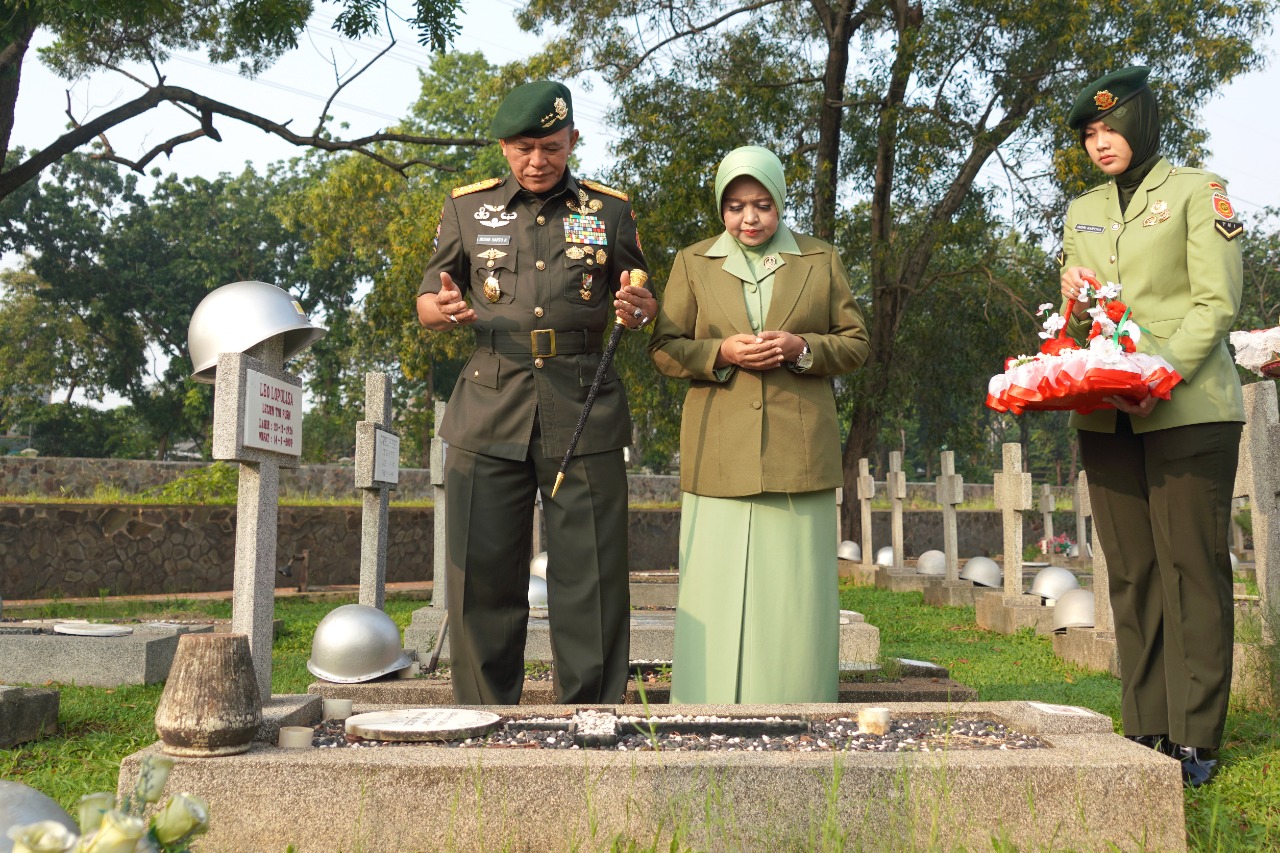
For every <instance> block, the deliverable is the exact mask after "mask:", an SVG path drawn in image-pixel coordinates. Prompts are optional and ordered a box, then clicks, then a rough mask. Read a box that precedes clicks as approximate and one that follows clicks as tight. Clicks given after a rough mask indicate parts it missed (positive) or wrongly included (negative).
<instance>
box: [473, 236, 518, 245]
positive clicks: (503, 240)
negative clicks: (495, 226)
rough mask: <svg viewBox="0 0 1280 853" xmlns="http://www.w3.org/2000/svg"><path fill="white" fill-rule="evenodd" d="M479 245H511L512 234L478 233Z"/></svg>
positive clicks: (477, 240) (477, 241)
mask: <svg viewBox="0 0 1280 853" xmlns="http://www.w3.org/2000/svg"><path fill="white" fill-rule="evenodd" d="M476 245H477V246H510V245H511V235H510V234H477V235H476Z"/></svg>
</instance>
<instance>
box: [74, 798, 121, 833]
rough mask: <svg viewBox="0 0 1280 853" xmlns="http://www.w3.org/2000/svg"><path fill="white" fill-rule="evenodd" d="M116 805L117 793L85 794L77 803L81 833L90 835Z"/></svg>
mask: <svg viewBox="0 0 1280 853" xmlns="http://www.w3.org/2000/svg"><path fill="white" fill-rule="evenodd" d="M115 807H116V797H115V794H107V793H105V792H104V793H97V794H85V795H84V796H83V797H81V798H80V800H79V802H77V803H76V815H77V823H79V824H80V834H81V835H88V834H90V833H91V832H94V831H95V830H96V829H97V828H98V826H99V824H101V823H102V816H103V815H104V814H106V813H107V812H109V811H111V810H112V809H114V808H115Z"/></svg>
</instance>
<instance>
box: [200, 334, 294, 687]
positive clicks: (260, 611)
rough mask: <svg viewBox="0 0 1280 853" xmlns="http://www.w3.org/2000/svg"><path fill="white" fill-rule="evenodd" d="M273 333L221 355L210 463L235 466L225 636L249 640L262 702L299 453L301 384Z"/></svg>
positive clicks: (267, 680)
mask: <svg viewBox="0 0 1280 853" xmlns="http://www.w3.org/2000/svg"><path fill="white" fill-rule="evenodd" d="M283 365H284V339H283V336H282V335H275V336H272V337H270V338H268V339H267V340H265V341H263V342H262V343H260V344H256V345H255V346H253V347H251V348H250V349H249V350H248V351H247V352H244V353H225V352H224V353H220V354H219V355H218V368H217V376H216V380H215V382H214V404H213V458H214V459H222V460H228V461H235V462H239V463H240V487H239V494H238V496H237V499H236V559H235V570H234V573H233V576H232V594H231V595H232V598H231V601H232V603H231V630H232V632H234V633H237V634H245V635H246V636H247V637H248V638H249V650H250V654H251V657H252V659H253V667H254V672H255V674H256V675H257V678H258V688H259V690H260V691H261V694H262V696H263V697H264V698H265V697H269V696H270V695H271V641H272V638H273V636H274V633H275V628H274V624H273V617H274V614H275V574H276V537H277V532H278V521H279V504H280V469H281V468H296V467H298V460H299V458H300V456H301V455H302V380H301V379H300V378H299V377H297V376H295V375H294V374H292V373H287V372H285V370H284V367H283Z"/></svg>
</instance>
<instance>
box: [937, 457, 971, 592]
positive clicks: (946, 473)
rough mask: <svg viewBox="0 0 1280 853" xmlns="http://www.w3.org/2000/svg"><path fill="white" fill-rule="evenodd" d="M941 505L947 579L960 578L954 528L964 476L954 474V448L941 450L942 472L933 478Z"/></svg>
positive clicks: (958, 555)
mask: <svg viewBox="0 0 1280 853" xmlns="http://www.w3.org/2000/svg"><path fill="white" fill-rule="evenodd" d="M934 483H935V484H936V485H937V500H938V503H940V504H941V505H942V552H943V553H944V554H945V555H946V557H947V580H948V581H958V580H960V537H959V534H958V531H957V529H956V505H957V504H961V503H964V478H963V477H961V476H960V475H958V474H956V454H955V451H954V450H944V451H942V473H941V474H940V475H939V476H938V477H937V479H936V480H934Z"/></svg>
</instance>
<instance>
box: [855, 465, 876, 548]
mask: <svg viewBox="0 0 1280 853" xmlns="http://www.w3.org/2000/svg"><path fill="white" fill-rule="evenodd" d="M875 494H876V481H875V478H873V477H872V476H871V463H870V462H868V461H867V460H866V459H865V458H863V459H859V460H858V508H859V511H860V513H861V517H862V565H864V566H870V565H873V564H874V563H875V561H876V552H875V547H874V544H873V542H872V540H871V499H872V498H873V497H875Z"/></svg>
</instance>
